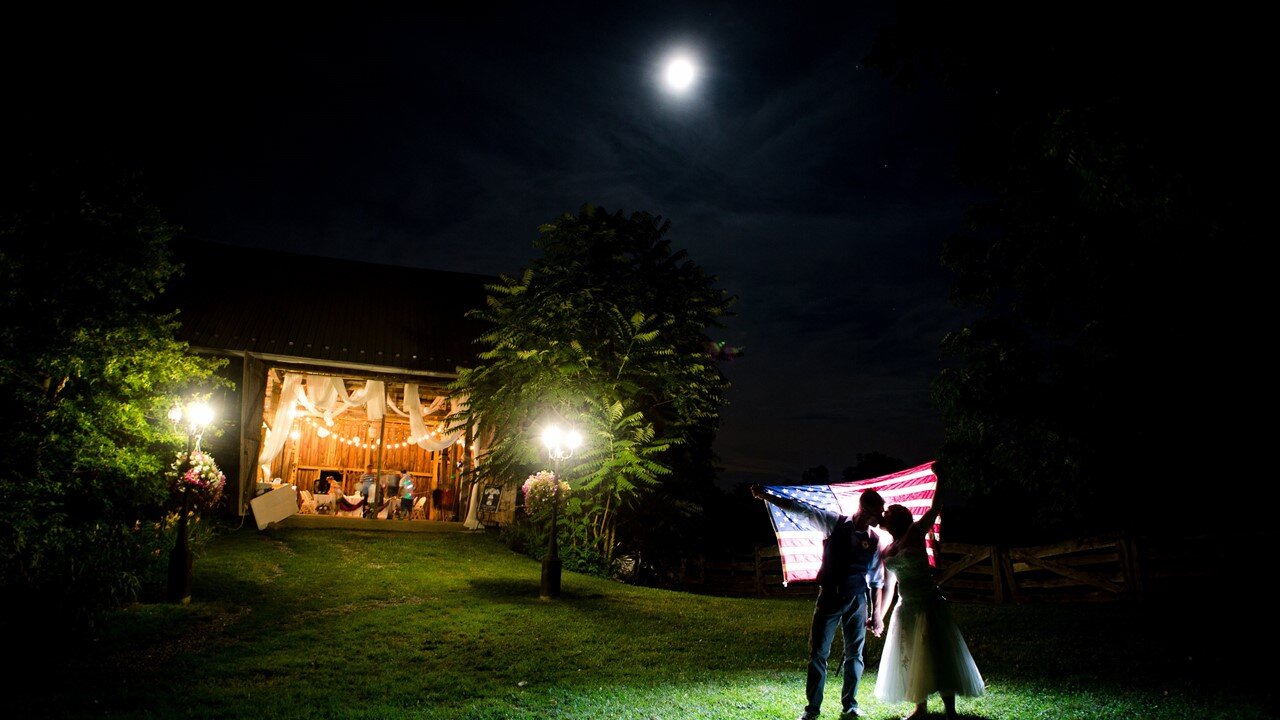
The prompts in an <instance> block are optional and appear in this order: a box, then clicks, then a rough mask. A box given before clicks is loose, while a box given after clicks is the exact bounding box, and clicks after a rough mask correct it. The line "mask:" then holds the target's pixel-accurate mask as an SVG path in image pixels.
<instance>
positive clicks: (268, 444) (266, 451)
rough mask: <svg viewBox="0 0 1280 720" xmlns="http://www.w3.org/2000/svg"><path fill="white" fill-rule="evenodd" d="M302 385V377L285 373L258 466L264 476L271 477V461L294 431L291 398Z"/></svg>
mask: <svg viewBox="0 0 1280 720" xmlns="http://www.w3.org/2000/svg"><path fill="white" fill-rule="evenodd" d="M301 384H302V376H301V375H297V374H295V373H285V376H284V384H283V385H281V387H280V402H279V403H278V404H277V405H276V416H275V419H274V421H272V423H271V427H270V428H268V429H267V437H266V439H265V440H263V442H262V454H261V455H259V456H258V464H259V465H261V466H262V468H263V470H262V476H263V477H271V461H272V460H275V459H276V456H277V455H279V454H280V451H281V450H282V449H284V441H285V440H286V439H288V437H289V431H290V430H291V429H293V405H294V404H293V402H291V401H290V398H293V397H295V396H296V395H297V391H298V386H299V385H301Z"/></svg>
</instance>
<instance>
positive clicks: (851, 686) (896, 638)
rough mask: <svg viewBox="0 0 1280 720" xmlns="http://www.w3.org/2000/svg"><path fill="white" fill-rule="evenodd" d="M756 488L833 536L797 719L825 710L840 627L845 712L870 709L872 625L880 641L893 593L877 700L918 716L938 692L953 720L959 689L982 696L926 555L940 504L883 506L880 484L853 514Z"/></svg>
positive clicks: (845, 718)
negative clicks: (865, 684)
mask: <svg viewBox="0 0 1280 720" xmlns="http://www.w3.org/2000/svg"><path fill="white" fill-rule="evenodd" d="M751 494H752V495H753V496H755V497H756V498H757V499H760V500H764V501H765V502H768V503H772V504H774V505H777V506H778V507H780V508H782V509H784V510H787V511H789V512H796V513H802V514H805V515H808V516H809V517H811V518H812V519H813V520H814V521H816V523H817V524H818V525H820V526H821V527H822V528H823V530H824V534H825V536H826V538H827V539H826V541H825V543H824V548H823V554H822V567H821V569H820V570H819V571H818V588H819V590H818V599H817V602H816V605H815V607H814V610H813V625H812V627H811V629H810V632H809V670H808V677H807V680H806V683H805V696H806V699H807V703H806V705H805V708H804V712H803V713H802V714H801V715H800V720H814V719H815V718H817V717H818V715H819V711H820V709H821V707H822V694H823V688H824V687H825V685H826V680H827V656H828V655H829V654H830V652H831V642H832V640H833V639H834V638H835V632H836V626H837V625H838V626H840V628H841V629H842V631H843V634H844V660H843V662H842V665H843V669H844V685H843V688H842V690H841V693H840V702H841V709H842V714H841V716H840V717H841V719H842V720H851V719H852V718H856V717H860V716H862V715H863V712H862V710H860V709H859V708H858V699H857V689H858V681H859V680H860V679H861V678H862V670H863V667H864V661H863V658H862V652H863V648H864V646H865V645H866V638H867V630H868V629H870V630H871V632H872V634H874V635H876V636H877V637H879V636H880V635H881V633H883V632H884V616H885V612H886V611H887V610H888V608H889V605H890V604H891V603H892V602H893V599H894V593H895V591H896V592H897V595H898V604H897V606H896V607H895V608H894V610H893V615H892V616H891V617H890V619H889V634H888V637H887V638H886V639H885V644H884V651H883V652H882V653H881V656H880V669H879V673H878V676H877V679H876V689H875V694H876V697H877V698H879V699H880V700H881V701H884V702H904V701H910V702H913V703H915V704H916V708H915V712H913V713H912V714H911V715H910V716H909V720H919V719H920V718H924V717H926V715H927V714H928V710H927V706H926V700H927V699H928V697H929V695H930V694H932V693H935V692H936V693H938V694H940V695H941V696H942V702H943V706H944V707H945V710H946V717H947V719H948V720H955V718H956V717H957V716H956V695H964V696H966V697H975V696H978V695H981V694H982V692H983V682H982V676H981V675H980V674H979V673H978V666H977V665H976V664H975V663H974V661H973V656H972V655H970V654H969V647H968V645H966V644H965V641H964V638H963V637H962V636H961V635H960V630H959V629H958V628H957V627H956V624H955V622H954V621H953V620H952V619H951V610H950V608H949V607H948V606H947V602H946V600H945V599H944V598H943V597H942V593H941V592H940V591H939V590H938V586H937V584H935V583H934V582H933V575H932V571H931V568H930V565H929V559H928V555H927V554H926V551H925V535H926V534H927V533H928V532H929V530H930V528H932V527H933V523H934V520H936V519H937V517H938V509H939V508H938V506H937V505H936V504H935V505H934V506H933V507H931V508H929V511H928V512H927V513H925V514H924V516H923V517H921V518H920V519H919V520H916V521H913V520H912V516H911V511H910V510H908V509H907V508H905V507H903V506H902V505H890V506H889V507H887V508H886V507H885V502H884V498H882V497H881V496H880V494H879V493H877V492H876V491H874V490H868V491H866V492H864V493H863V494H862V495H861V496H860V497H859V498H858V510H857V512H855V513H854V514H853V516H852V517H846V516H843V515H839V514H836V513H832V512H828V511H826V510H821V509H818V508H815V507H812V506H810V505H807V504H805V503H801V502H797V501H795V500H791V499H788V498H781V497H777V496H775V495H770V494H766V493H765V492H764V490H763V488H761V487H760V486H758V485H756V486H752V488H751ZM874 526H880V527H882V528H884V529H885V530H887V531H888V532H889V534H890V535H891V536H892V537H893V542H892V543H890V544H889V545H888V546H886V547H884V548H881V547H880V539H879V536H878V535H877V534H876V532H875V531H874V530H872V529H871V528H872V527H874ZM886 570H887V571H888V572H886Z"/></svg>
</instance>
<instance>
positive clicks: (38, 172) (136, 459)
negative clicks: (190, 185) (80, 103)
mask: <svg viewBox="0 0 1280 720" xmlns="http://www.w3.org/2000/svg"><path fill="white" fill-rule="evenodd" d="M11 170H13V172H12V173H11V174H9V175H6V177H5V180H4V181H3V188H2V191H0V287H3V291H2V294H0V437H3V438H4V442H5V448H4V452H0V496H3V497H4V498H5V501H4V503H0V582H2V583H3V585H4V591H3V592H4V594H5V597H6V599H7V600H8V601H10V602H14V603H17V604H19V605H22V604H28V605H31V606H38V607H44V608H48V609H51V610H58V611H62V610H68V611H72V612H74V613H77V614H79V615H80V616H82V617H87V616H90V615H92V613H93V611H94V610H96V609H99V608H104V607H110V606H114V605H118V604H120V603H123V602H126V601H129V600H131V599H133V598H134V597H136V596H137V593H138V590H139V586H140V583H141V582H142V580H143V578H144V577H145V576H146V575H147V573H148V572H152V571H154V570H155V566H154V565H152V562H153V559H158V560H159V563H160V564H161V566H162V565H163V561H164V559H165V558H164V553H163V551H162V547H161V546H162V545H163V544H164V541H165V540H164V537H163V533H162V532H161V530H162V529H163V522H164V519H165V504H166V502H167V500H168V488H167V484H166V479H165V472H166V470H167V468H168V467H169V466H170V465H171V463H172V462H173V459H174V457H175V452H176V451H177V450H178V449H179V448H180V447H181V445H180V444H179V440H178V438H177V437H176V436H175V434H174V432H173V430H172V429H171V428H170V427H169V423H168V420H167V418H166V411H167V410H168V408H169V407H170V406H171V405H172V403H173V402H174V398H175V396H176V395H177V394H178V393H179V392H183V391H190V390H191V389H192V388H193V387H195V386H194V385H193V383H196V382H199V381H201V380H203V379H205V378H208V377H209V376H210V374H211V372H212V371H213V370H214V369H215V368H216V367H217V364H216V363H214V362H212V361H206V360H200V359H197V358H196V357H194V356H192V355H190V354H188V353H187V351H186V347H185V345H184V344H183V343H180V342H178V341H176V340H175V339H174V328H175V322H174V319H173V318H172V317H168V316H163V315H158V314H156V313H155V312H153V311H152V310H151V309H150V304H151V303H152V302H153V301H154V300H155V299H156V297H157V295H158V294H159V293H161V292H162V291H163V289H164V287H165V285H166V283H168V282H169V281H170V280H171V279H172V278H173V277H175V275H176V273H177V272H178V268H177V266H175V265H174V264H173V263H172V262H171V261H170V258H169V254H168V250H167V242H168V240H169V236H170V234H171V230H170V228H169V227H167V226H166V225H165V224H164V223H163V222H162V221H161V220H160V218H159V217H158V215H157V213H156V211H155V210H154V209H153V208H151V207H149V206H148V205H147V204H146V203H144V202H143V201H142V200H141V199H140V197H139V196H138V194H137V193H136V192H135V191H134V190H132V189H131V186H130V183H128V182H125V181H121V180H119V179H118V177H119V176H118V175H114V174H113V173H112V172H110V171H107V170H102V169H98V168H91V167H90V166H89V165H88V164H87V163H86V164H81V165H70V166H67V165H63V166H58V167H48V168H46V167H33V168H26V172H23V169H21V168H17V167H11ZM157 556H159V557H157Z"/></svg>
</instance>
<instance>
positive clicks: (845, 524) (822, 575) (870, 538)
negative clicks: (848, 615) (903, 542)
mask: <svg viewBox="0 0 1280 720" xmlns="http://www.w3.org/2000/svg"><path fill="white" fill-rule="evenodd" d="M883 583H884V575H883V570H882V569H881V566H880V540H879V538H878V537H877V536H876V534H875V532H874V531H873V530H871V529H870V528H867V529H865V530H859V529H858V527H857V525H855V524H854V522H853V518H848V517H841V518H840V519H839V520H838V521H836V524H835V527H834V528H832V530H831V534H830V535H828V536H827V539H826V540H825V541H824V542H823V547H822V567H821V569H819V570H818V584H819V585H821V586H822V587H831V588H836V587H842V586H843V587H847V588H848V589H850V590H866V589H867V587H868V586H870V587H880V585H882V584H883Z"/></svg>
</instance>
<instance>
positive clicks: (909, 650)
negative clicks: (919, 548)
mask: <svg viewBox="0 0 1280 720" xmlns="http://www.w3.org/2000/svg"><path fill="white" fill-rule="evenodd" d="M885 566H886V567H887V568H888V570H889V571H890V572H892V573H893V574H894V575H895V576H896V577H897V578H898V604H897V606H896V607H894V609H893V616H892V617H891V618H890V619H889V631H888V634H887V635H886V637H885V643H884V652H883V653H881V655H880V669H879V671H878V672H877V676H876V697H877V698H879V699H880V700H882V701H884V702H903V701H910V702H913V703H922V702H924V701H925V699H926V698H927V697H929V695H930V694H931V693H935V692H936V693H952V694H955V695H964V696H969V697H976V696H978V695H981V694H982V692H983V683H982V675H980V674H979V673H978V666H977V664H975V663H974V662H973V656H972V655H970V654H969V646H968V645H966V644H965V641H964V637H962V636H961V635H960V629H959V628H957V627H956V624H955V621H954V620H952V619H951V608H950V607H948V606H947V601H946V599H944V598H943V597H942V593H941V592H940V591H939V590H938V586H937V585H936V584H934V582H933V575H932V572H931V570H930V568H929V561H928V559H927V558H926V557H925V556H924V554H923V553H918V552H903V553H899V554H898V555H895V556H894V557H891V558H886V559H885Z"/></svg>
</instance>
